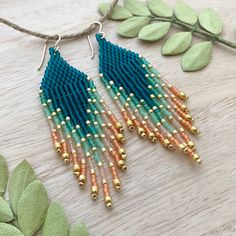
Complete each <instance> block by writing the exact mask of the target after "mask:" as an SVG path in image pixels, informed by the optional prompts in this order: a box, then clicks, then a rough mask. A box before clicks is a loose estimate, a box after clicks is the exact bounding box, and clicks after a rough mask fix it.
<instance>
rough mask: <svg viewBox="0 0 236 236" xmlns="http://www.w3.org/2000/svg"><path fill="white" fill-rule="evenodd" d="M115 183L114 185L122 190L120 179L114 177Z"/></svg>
mask: <svg viewBox="0 0 236 236" xmlns="http://www.w3.org/2000/svg"><path fill="white" fill-rule="evenodd" d="M113 185H114V187H115V189H116V190H120V189H121V183H120V180H119V179H114V180H113Z"/></svg>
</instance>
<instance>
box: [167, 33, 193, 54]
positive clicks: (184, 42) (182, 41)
mask: <svg viewBox="0 0 236 236" xmlns="http://www.w3.org/2000/svg"><path fill="white" fill-rule="evenodd" d="M191 43H192V33H191V32H179V33H176V34H174V35H172V36H171V37H170V38H168V39H167V41H166V42H165V44H164V46H163V47H162V54H163V55H165V56H166V55H177V54H180V53H182V52H184V51H186V50H187V49H188V48H189V47H190V45H191Z"/></svg>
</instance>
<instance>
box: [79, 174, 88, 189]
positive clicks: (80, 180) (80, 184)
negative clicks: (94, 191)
mask: <svg viewBox="0 0 236 236" xmlns="http://www.w3.org/2000/svg"><path fill="white" fill-rule="evenodd" d="M78 180H79V186H80V188H83V187H84V185H85V182H86V177H85V175H80V176H79V179H78Z"/></svg>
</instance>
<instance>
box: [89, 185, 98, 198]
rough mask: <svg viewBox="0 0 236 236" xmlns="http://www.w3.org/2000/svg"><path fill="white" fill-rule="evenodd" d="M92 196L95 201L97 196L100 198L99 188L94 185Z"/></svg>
mask: <svg viewBox="0 0 236 236" xmlns="http://www.w3.org/2000/svg"><path fill="white" fill-rule="evenodd" d="M91 196H92V198H93V199H94V200H95V199H97V196H98V187H97V186H95V185H93V186H92V187H91Z"/></svg>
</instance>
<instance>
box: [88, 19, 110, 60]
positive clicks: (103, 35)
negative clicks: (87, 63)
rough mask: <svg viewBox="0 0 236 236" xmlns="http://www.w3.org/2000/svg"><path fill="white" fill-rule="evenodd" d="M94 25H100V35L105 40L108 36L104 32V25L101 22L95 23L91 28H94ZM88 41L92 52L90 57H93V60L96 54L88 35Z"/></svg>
mask: <svg viewBox="0 0 236 236" xmlns="http://www.w3.org/2000/svg"><path fill="white" fill-rule="evenodd" d="M92 25H99V30H98V33H99V34H101V35H102V39H103V38H105V36H106V34H105V33H104V32H103V31H102V23H101V22H99V21H95V22H93V23H92V24H91V25H90V26H92ZM87 40H88V43H89V47H90V51H91V56H90V57H91V59H93V58H94V55H95V53H94V49H93V44H92V42H91V39H90V36H89V35H87Z"/></svg>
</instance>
